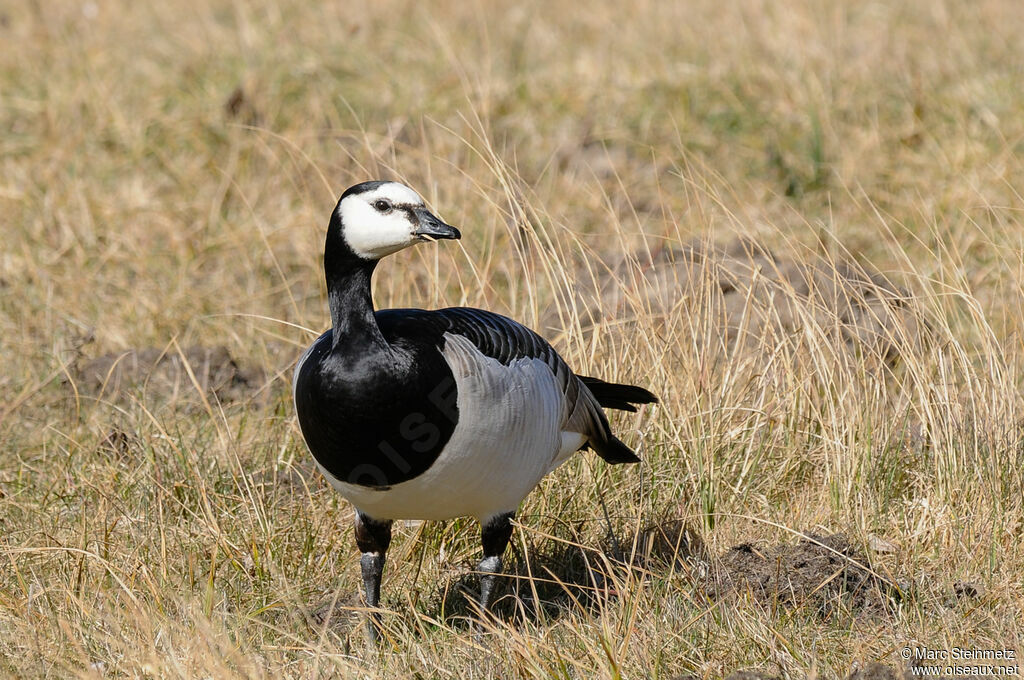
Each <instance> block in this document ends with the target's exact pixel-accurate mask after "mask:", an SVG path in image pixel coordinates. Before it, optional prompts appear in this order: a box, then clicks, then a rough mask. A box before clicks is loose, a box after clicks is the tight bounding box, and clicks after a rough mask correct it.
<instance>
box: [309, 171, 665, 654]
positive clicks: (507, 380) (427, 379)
mask: <svg viewBox="0 0 1024 680" xmlns="http://www.w3.org/2000/svg"><path fill="white" fill-rule="evenodd" d="M460 237H461V234H460V233H459V230H458V229H456V228H455V227H452V226H451V225H448V224H445V223H444V222H442V221H441V220H440V219H438V218H437V217H435V216H434V215H433V214H432V213H431V212H430V211H429V210H427V208H426V207H425V206H424V204H423V200H422V199H421V198H420V197H419V196H418V195H417V194H416V193H415V192H414V191H412V190H411V189H409V188H408V187H406V186H404V185H402V184H398V183H396V182H381V181H375V182H363V183H362V184H356V185H355V186H353V187H350V188H349V189H348V190H347V191H345V193H344V194H342V196H341V199H340V200H339V201H338V205H337V207H336V208H335V209H334V212H333V213H332V214H331V221H330V224H329V226H328V229H327V241H326V245H325V248H324V269H325V270H326V275H327V298H328V304H329V307H330V311H331V326H332V328H331V329H330V330H328V331H327V332H326V333H324V334H323V335H321V336H320V337H319V338H318V339H317V340H316V342H314V343H313V344H312V346H310V347H309V349H307V350H306V352H305V354H303V355H302V357H301V358H300V359H299V362H298V364H297V365H296V367H295V376H294V379H293V383H292V388H293V391H294V396H295V410H296V412H297V414H298V421H299V427H300V429H301V430H302V436H303V438H304V439H305V440H306V444H307V446H308V447H309V450H310V451H311V452H312V454H313V457H314V458H315V459H316V462H317V465H318V466H319V468H320V470H321V472H322V473H323V474H324V476H325V477H326V478H327V479H328V480H329V481H330V483H331V484H332V485H333V486H334V487H335V488H336V489H337V490H338V491H340V492H341V494H342V495H343V496H344V497H345V498H347V499H348V500H349V501H350V502H351V503H352V505H353V506H355V509H356V517H355V538H356V543H357V545H358V546H359V549H360V550H361V551H362V560H361V566H362V578H363V587H364V590H365V597H366V603H367V605H368V606H369V607H371V608H376V607H377V606H378V603H379V600H380V581H381V574H382V571H383V567H384V560H385V555H386V553H387V550H388V545H389V543H390V542H391V523H392V520H395V519H423V520H441V519H449V518H453V517H461V516H471V517H475V518H476V519H477V520H479V522H480V525H481V527H482V530H481V532H482V542H483V559H482V560H481V561H480V563H479V566H478V570H479V571H480V573H481V584H480V600H479V605H480V609H481V611H482V612H485V611H486V610H487V606H488V602H489V600H490V596H491V590H492V588H493V586H494V581H495V577H496V575H497V574H499V573H500V572H501V569H502V562H501V556H502V553H503V552H504V551H505V548H506V546H507V545H508V543H509V538H510V537H511V534H512V525H511V519H512V517H513V515H514V513H515V511H516V508H517V507H518V506H519V504H520V502H521V501H522V500H523V498H525V497H526V495H527V494H528V493H529V492H530V491H531V490H532V489H533V488H534V487H535V486H536V485H537V483H538V482H540V480H541V478H543V477H544V476H545V475H546V474H547V473H549V472H551V471H552V470H554V469H555V468H556V467H558V466H559V465H560V464H561V463H562V462H564V461H565V460H566V459H567V458H568V457H569V456H570V455H571V454H572V453H574V452H575V451H578V450H579V449H581V448H586V447H590V448H592V449H593V450H594V451H595V452H596V453H597V455H599V456H601V458H603V459H604V460H606V461H608V462H609V463H635V462H638V461H639V458H637V456H636V454H635V453H634V452H633V451H632V450H630V448H629V447H627V446H626V445H625V444H623V443H622V442H621V441H619V440H618V439H617V438H616V437H615V436H614V435H613V434H612V433H611V430H610V429H609V426H608V419H607V418H606V417H605V414H604V412H603V411H602V407H607V408H615V409H622V410H626V411H636V408H635V406H634V404H647V403H652V402H655V401H657V399H656V398H655V396H654V395H653V394H651V393H650V392H648V391H647V390H645V389H643V388H640V387H634V386H632V385H618V384H614V383H608V382H604V381H603V380H599V379H597V378H590V377H586V376H578V375H576V374H575V373H573V372H572V370H571V369H570V368H569V366H568V365H566V363H565V361H563V360H562V358H561V357H560V356H559V355H558V354H557V353H556V352H555V350H554V349H553V348H552V347H551V345H549V344H548V343H547V342H545V341H544V340H543V339H542V338H541V337H540V336H539V335H537V334H536V333H534V332H533V331H531V330H530V329H528V328H526V327H525V326H522V325H520V324H518V323H516V322H515V321H512V320H511V319H508V318H506V317H504V316H501V315H499V314H494V313H491V312H486V311H483V310H479V309H469V308H463V307H454V308H449V309H438V310H433V311H426V310H421V309H387V310H380V311H375V310H374V308H373V300H372V299H371V294H370V278H371V276H372V274H373V270H374V268H375V267H376V265H377V261H378V260H380V259H381V258H382V257H384V256H385V255H389V254H391V253H394V252H397V251H399V250H401V249H403V248H406V247H408V246H411V245H414V244H416V243H419V242H421V241H430V240H436V239H458V238H460ZM369 629H370V634H371V637H376V636H377V631H376V624H375V622H374V617H371V619H370V625H369Z"/></svg>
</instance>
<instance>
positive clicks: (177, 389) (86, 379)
mask: <svg viewBox="0 0 1024 680" xmlns="http://www.w3.org/2000/svg"><path fill="white" fill-rule="evenodd" d="M189 372H191V376H190V375H189ZM193 377H194V378H195V380H194V381H193ZM75 378H76V384H77V386H78V389H79V390H81V391H83V392H85V393H86V394H90V395H94V396H96V397H98V398H101V399H116V398H117V397H118V396H120V395H122V394H123V393H125V392H127V391H129V390H137V389H142V390H144V391H145V392H146V393H147V394H149V395H156V396H158V397H160V398H167V399H171V400H173V399H176V398H179V397H181V398H185V397H195V396H196V385H198V386H199V388H200V389H201V390H202V391H203V392H204V393H206V394H207V395H208V396H212V397H215V398H216V399H217V400H218V401H220V402H222V403H226V402H231V401H238V400H241V399H247V398H251V397H252V396H253V395H254V394H255V393H256V392H257V391H258V389H259V388H260V386H261V385H262V384H263V382H264V376H263V374H262V372H261V371H259V370H258V369H255V368H251V367H244V366H242V365H240V364H239V363H238V362H237V361H235V359H234V358H233V357H232V356H231V353H230V352H229V351H228V349H227V348H226V347H223V346H219V345H218V346H215V347H202V346H192V347H186V348H185V349H184V350H182V351H181V352H175V351H173V350H166V349H158V348H155V347H147V348H144V349H129V350H125V351H124V352H112V353H110V354H104V355H102V356H99V357H96V358H94V359H88V360H85V361H82V362H79V365H78V367H77V370H76V371H75Z"/></svg>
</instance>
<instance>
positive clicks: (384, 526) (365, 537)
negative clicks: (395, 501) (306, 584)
mask: <svg viewBox="0 0 1024 680" xmlns="http://www.w3.org/2000/svg"><path fill="white" fill-rule="evenodd" d="M355 529H356V545H358V546H359V550H360V551H362V553H363V556H362V558H361V559H360V560H359V564H360V566H361V567H362V572H363V592H364V594H365V596H366V606H367V607H369V608H370V609H371V610H376V608H377V606H378V605H379V604H380V579H381V576H382V575H383V574H384V560H385V557H386V556H387V552H388V546H389V545H391V520H389V519H387V520H377V519H373V518H371V517H369V516H367V515H364V514H363V513H361V512H357V513H356V524H355ZM379 627H380V612H378V611H371V612H370V618H369V621H368V622H367V630H368V631H369V634H370V639H371V640H374V641H376V640H378V639H379V638H380V630H379Z"/></svg>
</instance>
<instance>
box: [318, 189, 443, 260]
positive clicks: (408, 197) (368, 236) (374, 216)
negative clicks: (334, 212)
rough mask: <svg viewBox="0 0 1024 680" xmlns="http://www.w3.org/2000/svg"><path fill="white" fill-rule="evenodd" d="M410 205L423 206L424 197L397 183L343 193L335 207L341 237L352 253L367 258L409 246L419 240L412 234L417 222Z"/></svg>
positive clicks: (375, 258)
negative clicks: (354, 192) (343, 198)
mask: <svg viewBox="0 0 1024 680" xmlns="http://www.w3.org/2000/svg"><path fill="white" fill-rule="evenodd" d="M410 207H412V208H421V207H423V199H422V198H420V197H419V195H418V194H417V193H416V192H415V191H413V190H412V189H410V188H409V187H407V186H405V185H404V184H399V183H397V182H386V183H384V184H381V185H380V186H379V187H377V188H376V189H373V190H372V191H364V192H362V193H359V194H352V195H350V196H346V197H345V200H343V201H342V202H341V204H340V205H339V206H338V217H340V218H341V224H342V237H343V238H344V239H345V242H346V243H348V247H349V248H351V249H352V252H354V253H355V254H356V255H358V256H359V257H362V258H364V259H367V260H379V259H380V258H382V257H384V256H385V255H390V254H391V253H395V252H398V251H399V250H401V249H403V248H408V247H409V246H411V245H413V244H415V243H417V242H418V241H419V240H420V239H419V238H417V237H416V236H415V235H414V233H413V232H415V231H416V229H417V226H418V225H417V221H416V218H414V217H413V216H411V215H410V213H409V211H408V210H407V209H408V208H410ZM381 208H384V209H381Z"/></svg>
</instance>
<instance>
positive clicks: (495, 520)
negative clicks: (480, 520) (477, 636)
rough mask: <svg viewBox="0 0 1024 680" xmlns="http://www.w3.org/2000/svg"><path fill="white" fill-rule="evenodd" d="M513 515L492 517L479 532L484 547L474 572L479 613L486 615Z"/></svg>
mask: <svg viewBox="0 0 1024 680" xmlns="http://www.w3.org/2000/svg"><path fill="white" fill-rule="evenodd" d="M513 517H515V513H512V512H507V513H505V514H502V515H497V516H496V517H492V518H491V519H490V520H488V521H487V522H485V523H484V524H483V526H482V527H481V530H480V538H481V542H482V543H483V546H484V558H483V559H482V560H480V563H479V564H478V565H477V567H476V570H477V571H478V572H480V613H481V614H486V613H487V611H488V608H489V607H490V605H491V593H492V592H493V591H494V584H495V581H497V578H498V575H499V574H501V570H502V562H501V556H502V554H503V553H504V552H505V548H507V547H508V542H509V539H510V538H512V518H513Z"/></svg>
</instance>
